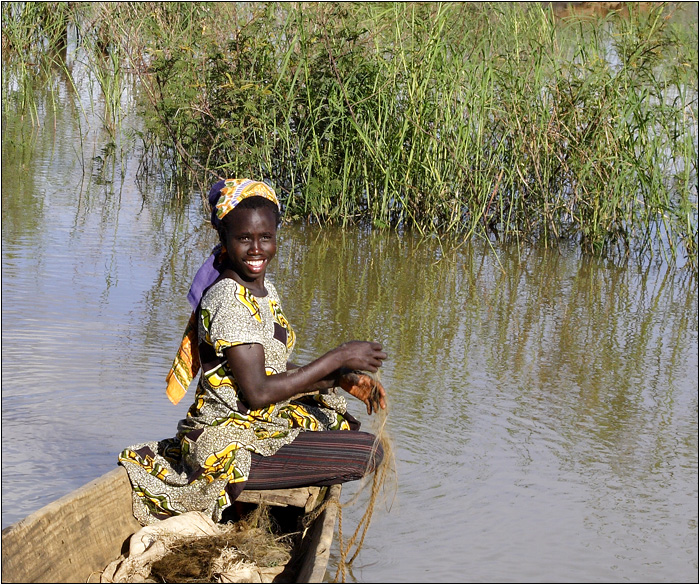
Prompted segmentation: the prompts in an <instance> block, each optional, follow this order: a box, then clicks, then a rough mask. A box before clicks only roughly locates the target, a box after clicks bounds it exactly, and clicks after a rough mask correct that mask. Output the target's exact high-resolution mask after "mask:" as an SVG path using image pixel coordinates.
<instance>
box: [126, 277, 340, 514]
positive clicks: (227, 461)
mask: <svg viewBox="0 0 700 585" xmlns="http://www.w3.org/2000/svg"><path fill="white" fill-rule="evenodd" d="M265 287H266V289H267V291H268V294H267V296H265V297H256V296H254V295H253V294H252V293H251V291H250V290H248V289H247V288H245V287H243V286H242V285H240V284H239V283H237V282H236V281H234V280H232V279H228V278H225V279H222V280H220V281H219V282H217V283H216V284H214V285H213V286H212V287H211V288H210V289H209V290H208V291H207V292H206V294H205V295H204V297H203V298H202V302H201V304H200V308H199V311H198V315H197V317H198V337H199V345H198V347H199V353H200V359H201V363H202V374H201V376H200V379H199V383H198V385H197V391H196V395H195V400H194V404H192V406H191V407H190V409H189V411H188V412H187V417H186V418H185V419H183V420H181V421H180V422H179V423H178V433H177V435H176V436H175V437H174V438H171V439H165V440H163V441H157V442H155V441H154V442H148V443H141V444H138V445H133V446H131V447H128V448H126V449H125V450H124V451H122V453H121V454H120V455H119V462H120V463H121V464H122V465H123V466H124V467H125V468H126V470H127V472H128V473H129V478H130V480H131V484H132V487H133V498H134V515H135V516H136V518H137V520H139V522H141V524H143V525H146V524H152V523H154V522H156V521H158V520H163V519H165V518H168V517H170V516H174V515H177V514H181V513H183V512H187V511H193V510H200V511H205V512H207V513H208V514H211V516H212V518H213V519H214V520H215V521H219V520H220V519H221V514H222V512H223V511H224V510H225V509H226V508H227V507H228V506H230V505H231V503H232V502H233V501H234V500H235V499H236V497H238V494H240V492H241V491H242V490H243V487H244V485H245V482H246V480H247V479H248V475H249V472H250V463H251V453H252V452H254V453H258V454H260V455H263V456H270V455H274V454H275V453H276V452H277V450H278V449H279V448H280V447H282V446H284V445H287V444H289V443H291V442H292V441H294V439H295V438H296V437H297V435H298V434H299V433H300V432H303V431H323V430H349V429H350V424H349V422H348V420H347V419H346V418H345V416H343V415H344V414H345V412H346V411H345V409H346V403H345V398H343V397H342V396H338V395H336V394H335V393H330V394H316V395H312V396H305V397H303V398H300V399H297V400H291V401H290V400H286V401H282V402H278V403H276V404H271V405H270V406H268V407H266V408H262V409H259V410H249V409H248V408H247V407H246V406H245V405H244V404H243V402H241V400H240V397H239V394H238V385H237V383H236V379H235V377H234V376H233V374H232V372H231V370H230V369H229V366H228V362H227V360H226V358H225V357H224V353H223V352H224V350H225V349H226V348H228V347H232V346H235V345H240V344H248V343H259V344H261V345H262V346H263V348H264V350H265V371H266V373H267V374H268V375H271V374H277V373H281V372H284V371H286V369H287V361H288V358H289V355H290V354H291V352H292V349H293V348H294V342H295V335H294V331H293V330H292V328H291V327H290V325H289V323H288V321H287V319H286V318H285V316H284V314H283V313H282V309H281V307H280V302H279V297H278V295H277V291H276V290H275V287H274V286H273V285H272V283H271V282H269V281H268V280H267V279H266V280H265ZM348 419H350V420H353V419H352V417H350V416H348Z"/></svg>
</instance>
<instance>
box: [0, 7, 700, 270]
mask: <svg viewBox="0 0 700 585" xmlns="http://www.w3.org/2000/svg"><path fill="white" fill-rule="evenodd" d="M26 4H27V5H31V4H33V3H26ZM97 4H98V3H94V4H92V3H91V4H89V5H88V7H87V8H85V9H84V12H83V13H82V14H78V12H77V11H76V12H74V14H73V19H74V22H75V23H76V24H75V26H76V27H77V28H78V29H79V30H81V31H82V33H81V35H80V38H81V39H83V43H87V42H88V41H87V39H88V38H89V37H90V34H91V33H90V30H102V31H103V32H102V33H101V34H103V35H106V37H107V39H108V42H107V43H106V44H107V45H108V46H109V49H108V51H109V53H108V54H109V55H110V57H111V59H112V61H111V64H112V65H111V67H105V68H103V69H101V70H103V71H106V72H108V73H111V75H112V77H113V78H116V77H117V75H118V74H122V73H121V72H123V71H125V70H128V71H130V72H132V73H133V74H134V75H136V76H137V78H138V80H139V83H138V86H137V90H136V91H137V94H138V96H139V97H140V102H139V103H140V111H141V114H142V116H143V118H144V120H145V122H146V129H147V130H146V133H145V134H144V147H145V148H144V151H145V152H147V153H150V154H151V155H152V157H153V160H152V161H151V163H152V164H157V165H159V166H163V165H166V166H168V167H169V169H170V171H171V172H172V174H173V175H174V176H176V177H180V178H182V179H184V180H185V181H186V184H188V185H194V186H195V188H196V189H198V190H199V191H201V192H206V186H207V185H208V184H209V183H211V182H212V180H213V179H214V178H216V177H223V176H242V175H249V176H255V177H258V178H263V179H265V180H268V181H269V182H271V183H272V184H273V185H274V186H275V187H276V188H277V190H278V191H279V192H280V194H281V195H282V198H283V202H284V204H285V213H286V216H287V217H288V218H290V219H295V218H296V219H300V218H307V219H311V220H314V221H318V222H320V223H327V222H334V223H347V222H357V221H365V222H368V223H371V224H373V225H374V226H377V227H388V226H400V227H402V228H408V229H414V230H418V231H420V232H421V233H424V234H454V235H458V236H459V237H462V238H465V239H466V238H472V237H481V238H488V239H490V240H494V239H498V240H502V241H515V242H518V243H521V244H529V243H533V242H540V243H542V244H543V245H547V246H555V245H556V243H557V242H558V241H559V240H562V239H565V240H571V239H573V240H575V241H577V242H579V243H580V246H581V248H582V249H583V250H585V251H587V252H591V253H594V254H597V255H602V256H608V255H610V256H622V257H625V256H627V255H630V254H635V255H641V256H654V255H657V256H658V255H660V254H661V255H667V256H668V257H669V258H671V259H675V260H676V261H677V262H681V263H683V262H687V265H688V266H690V267H691V268H693V269H694V270H695V271H697V240H698V211H697V192H698V179H697V159H698V149H697V112H698V107H697V106H698V104H697V95H698V94H697V90H698V68H697V67H698V66H697V63H698V58H697V22H696V23H695V24H694V25H691V26H685V27H682V26H677V25H676V24H674V23H675V20H674V18H673V14H672V12H673V11H674V10H675V6H674V5H673V4H668V5H661V4H660V5H655V6H652V7H651V9H650V10H648V11H640V10H639V9H637V7H636V4H633V3H630V4H629V5H628V10H627V11H626V14H625V15H624V16H622V15H620V14H617V13H612V14H610V15H608V17H606V18H603V19H598V18H573V19H567V20H557V19H555V17H554V15H553V14H552V13H551V11H550V10H549V9H548V8H547V7H546V5H545V4H543V3H528V4H524V3H309V4H304V3H280V4H274V3H261V4H256V3H242V4H238V3H230V4H205V3H124V4H120V3H104V4H105V5H107V6H108V7H109V10H108V11H107V12H108V13H109V14H110V16H109V27H108V28H107V29H104V28H103V29H100V28H99V27H96V26H95V21H94V14H95V8H94V7H95V6H96V5H97ZM5 12H6V11H5V8H3V43H5V29H6V25H5V21H6V18H5ZM7 12H8V15H9V12H10V11H9V10H8V11H7ZM87 14H92V15H93V16H92V17H91V18H93V21H92V23H93V26H92V29H88V28H86V27H85V22H86V21H87V20H88V17H87V16H86V15H87ZM8 19H9V21H11V20H12V18H11V15H9V16H8ZM13 26H14V25H13ZM20 28H21V27H20ZM7 30H8V31H9V30H10V26H9V25H8V27H7ZM13 35H14V36H16V37H18V38H21V36H22V35H21V34H19V33H17V34H16V33H13ZM102 85H104V86H105V87H111V86H107V85H106V84H102ZM104 93H105V96H107V95H109V93H110V90H109V89H105V90H104ZM112 107H113V111H115V112H116V111H118V109H119V106H118V104H117V102H116V101H114V102H113V106H112Z"/></svg>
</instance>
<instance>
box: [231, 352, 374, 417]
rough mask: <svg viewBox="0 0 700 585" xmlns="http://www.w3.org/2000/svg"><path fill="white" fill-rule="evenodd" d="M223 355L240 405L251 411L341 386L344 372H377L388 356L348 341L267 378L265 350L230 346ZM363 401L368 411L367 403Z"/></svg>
mask: <svg viewBox="0 0 700 585" xmlns="http://www.w3.org/2000/svg"><path fill="white" fill-rule="evenodd" d="M224 355H225V356H226V359H227V360H228V363H229V367H230V368H231V371H232V373H233V375H234V376H235V378H236V381H237V382H238V386H239V391H240V393H241V398H242V400H243V402H244V403H245V404H246V405H247V406H248V407H249V408H251V409H253V410H257V409H259V408H264V407H266V406H268V405H270V404H273V403H275V402H280V401H282V400H287V399H289V398H292V397H294V396H297V395H299V394H303V393H305V392H308V391H311V390H316V389H323V388H329V387H331V386H334V385H336V384H337V383H340V379H341V378H342V376H343V374H344V373H345V372H346V371H347V370H367V371H369V372H376V371H377V369H378V368H379V367H380V366H381V365H382V362H383V361H384V360H385V359H386V357H387V356H386V353H384V352H383V351H382V346H381V345H380V344H379V343H375V342H369V341H350V342H348V343H344V344H343V345H340V346H338V347H336V348H335V349H332V350H331V351H329V352H328V353H326V354H324V355H323V356H321V357H320V358H318V359H316V360H314V361H313V362H311V363H310V364H307V365H305V366H300V367H297V368H294V369H292V370H288V371H287V372H283V373H281V374H274V375H272V376H268V375H266V374H265V350H264V349H263V347H262V345H260V344H257V343H251V344H245V345H236V346H234V347H229V348H227V349H225V350H224ZM360 399H361V400H363V398H361V397H360ZM363 402H365V404H367V405H368V410H371V409H370V405H369V404H368V402H367V400H363Z"/></svg>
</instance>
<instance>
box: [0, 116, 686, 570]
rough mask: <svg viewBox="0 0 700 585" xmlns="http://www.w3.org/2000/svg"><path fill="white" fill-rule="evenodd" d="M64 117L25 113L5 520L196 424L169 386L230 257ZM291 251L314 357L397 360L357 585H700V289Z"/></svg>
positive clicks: (629, 276) (435, 254) (597, 264)
mask: <svg viewBox="0 0 700 585" xmlns="http://www.w3.org/2000/svg"><path fill="white" fill-rule="evenodd" d="M40 113H41V114H42V115H44V116H45V118H42V119H45V120H47V121H48V120H53V119H54V118H53V116H54V113H53V112H50V111H49V110H45V111H44V110H42V111H41V112H40ZM55 116H56V123H55V124H54V123H53V122H51V123H46V124H44V125H43V126H42V127H41V128H32V127H31V126H30V125H28V124H27V123H26V122H25V123H24V124H21V123H20V121H19V120H18V119H16V118H14V117H12V116H9V115H3V141H2V442H3V449H2V451H3V452H2V455H3V457H2V526H3V527H5V526H7V525H9V524H11V523H13V522H16V521H18V520H19V519H21V518H23V517H24V516H26V515H27V514H28V513H30V512H32V511H33V510H36V509H38V508H39V507H41V506H42V505H44V504H46V503H48V502H50V501H52V500H54V499H56V498H57V497H59V496H61V495H64V494H65V493H67V492H69V491H70V490H72V489H74V488H77V487H79V486H80V485H82V484H83V483H85V482H87V481H88V480H90V479H93V478H94V477H96V476H98V475H100V474H102V473H105V472H107V471H109V470H110V469H112V468H113V467H114V466H115V465H116V456H117V453H118V452H119V451H120V450H121V449H122V448H123V447H125V446H127V445H129V444H133V443H136V442H139V441H144V440H149V439H160V438H165V437H169V436H172V435H173V434H174V432H175V427H176V423H177V421H178V419H180V418H182V417H183V416H184V414H185V412H186V410H187V408H188V399H185V400H183V402H182V403H180V405H178V406H176V407H175V406H172V405H171V404H170V403H169V401H168V400H167V399H166V397H165V392H164V384H163V379H164V376H165V374H166V372H167V370H168V368H169V366H170V362H171V360H172V357H173V354H174V352H175V349H176V347H177V344H178V342H179V338H180V335H181V333H182V329H183V328H184V325H185V323H186V321H187V318H188V313H189V307H188V304H187V301H186V299H185V295H186V292H187V289H188V287H189V284H190V279H191V278H192V276H193V275H194V272H195V271H196V269H197V268H198V266H199V263H200V262H201V261H202V260H203V259H204V258H205V256H206V255H207V253H208V251H209V249H210V247H211V245H212V244H213V242H214V234H213V232H212V231H211V230H209V229H207V228H206V218H205V216H204V214H203V212H202V210H201V207H200V204H199V203H198V196H197V195H196V194H195V195H194V196H193V197H192V201H191V202H183V203H181V204H180V203H173V202H172V201H171V198H170V197H169V196H168V195H167V194H165V193H164V192H163V188H162V186H160V184H159V183H157V182H153V183H151V184H145V183H143V181H142V178H140V177H138V176H137V174H136V171H137V168H138V160H136V158H135V157H134V158H131V157H127V156H124V157H122V156H121V153H120V144H117V145H116V148H112V147H108V142H109V138H108V137H106V136H104V135H102V134H101V133H100V132H97V131H86V130H85V128H86V127H87V128H94V127H96V126H97V127H99V123H97V124H96V123H95V120H92V124H90V125H88V126H85V125H84V126H82V127H78V126H77V124H76V121H75V120H76V115H75V113H74V112H71V111H69V110H68V108H65V109H61V110H59V111H57V112H55ZM81 132H82V138H80V136H81V134H80V133H81ZM279 240H280V241H279V252H278V257H277V260H276V261H275V265H274V266H273V268H272V270H271V277H272V278H273V279H274V282H275V283H276V285H277V288H278V290H279V291H280V294H281V296H282V298H283V301H284V307H285V313H286V314H287V316H288V317H289V319H290V321H291V322H292V325H293V326H294V328H295V329H296V332H297V335H298V340H299V341H298V344H297V350H296V354H295V356H294V359H295V361H297V362H304V361H308V360H311V359H313V357H315V356H317V355H319V354H321V353H323V352H324V351H326V350H328V349H330V348H332V347H333V346H335V345H336V344H338V343H340V342H342V341H346V340H349V339H376V340H379V341H381V342H382V343H383V344H384V346H385V348H386V350H387V352H388V353H389V355H390V360H389V361H387V362H386V365H385V367H384V368H383V370H382V373H381V375H382V380H383V382H384V383H385V385H386V387H387V389H388V392H389V405H390V412H389V417H388V422H387V428H388V432H389V434H390V436H391V438H392V441H393V446H394V451H395V455H396V472H397V487H396V490H394V491H391V490H389V492H388V494H387V498H386V501H384V502H382V503H381V505H379V506H378V508H377V510H376V511H375V515H374V517H373V520H372V525H371V527H370V530H369V532H368V535H367V537H366V539H365V542H364V548H363V550H362V552H361V553H360V556H359V557H358V559H357V561H356V562H355V564H354V566H353V568H352V571H351V573H350V574H349V575H348V580H350V581H357V582H408V583H414V582H465V581H467V582H469V581H478V582H537V583H539V582H552V581H554V582H556V581H566V582H625V581H627V582H642V581H644V582H697V579H698V288H697V282H696V281H695V280H692V279H690V278H689V277H688V276H687V275H686V274H684V273H682V272H677V271H675V269H674V270H671V269H666V268H665V267H664V266H663V265H660V266H657V265H652V266H651V267H647V268H639V267H636V266H632V265H630V266H623V267H620V266H615V265H610V264H608V263H606V262H604V261H599V260H594V259H590V258H582V257H580V255H579V254H578V253H577V252H576V251H575V250H570V249H566V248H564V249H561V250H527V249H525V250H521V252H520V253H518V252H517V250H515V249H511V248H503V247H496V248H495V249H491V248H490V247H489V246H488V245H485V244H481V243H478V244H474V245H471V246H462V247H461V248H459V249H457V250H454V249H452V250H451V249H450V248H449V247H447V246H446V243H442V242H440V241H438V240H437V239H427V240H421V239H420V238H417V237H415V236H413V235H410V234H397V233H394V232H383V233H377V232H370V231H364V230H362V229H359V228H355V227H353V228H346V229H340V228H328V229H319V228H318V227H309V226H300V225H289V226H284V227H283V229H282V230H281V231H280V234H279ZM354 411H355V412H356V413H357V414H358V416H359V417H360V418H361V419H362V420H363V421H365V425H366V426H368V427H371V421H369V420H367V417H366V416H365V415H364V412H363V411H362V409H361V408H359V406H355V408H354ZM357 488H358V486H357V485H354V484H350V485H348V486H347V488H346V490H345V492H344V501H348V500H350V496H351V495H352V494H353V493H354V492H355V491H356V490H357ZM363 498H366V496H361V497H360V499H359V502H358V503H357V504H355V505H354V506H350V505H348V506H346V508H345V509H344V510H343V515H342V521H343V524H342V527H343V533H344V536H345V537H346V538H347V536H348V535H349V534H350V533H351V532H352V530H353V529H354V527H355V526H356V525H357V522H358V521H359V519H360V517H361V515H362V512H363V510H364V504H363V502H364V501H365V499H363ZM333 555H334V556H333V559H332V567H331V569H330V571H329V574H328V578H329V579H331V578H332V577H333V575H334V572H335V570H334V569H335V565H336V564H337V562H338V552H337V547H336V549H335V550H334V553H333Z"/></svg>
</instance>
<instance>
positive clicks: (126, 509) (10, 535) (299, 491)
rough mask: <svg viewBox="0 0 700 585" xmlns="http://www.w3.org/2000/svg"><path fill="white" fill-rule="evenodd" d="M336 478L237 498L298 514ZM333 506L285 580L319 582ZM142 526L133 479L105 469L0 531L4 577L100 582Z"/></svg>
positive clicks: (330, 494) (324, 495)
mask: <svg viewBox="0 0 700 585" xmlns="http://www.w3.org/2000/svg"><path fill="white" fill-rule="evenodd" d="M340 489H341V488H340V486H339V485H336V486H332V487H330V488H328V489H326V488H318V487H308V488H294V489H288V490H260V491H259V490H246V491H244V492H243V493H242V494H241V496H240V497H239V498H238V501H240V502H245V503H250V504H268V505H271V506H293V507H294V508H298V509H299V510H298V511H299V514H300V515H301V514H303V513H307V512H310V511H312V510H313V509H315V508H316V507H317V506H320V505H321V504H322V503H323V502H324V501H325V500H326V499H330V498H337V497H339V495H340ZM336 515H337V508H336V506H333V505H332V506H327V507H326V508H325V509H324V510H323V511H322V512H321V514H320V515H319V516H318V518H317V519H316V520H315V521H314V523H313V525H312V526H311V527H310V528H309V529H308V531H307V533H306V535H305V537H304V541H303V543H302V547H301V550H300V552H299V553H298V555H297V556H296V557H295V558H293V559H292V561H291V562H290V564H293V566H294V567H295V569H294V571H293V573H292V574H291V575H289V572H286V574H287V575H288V577H287V578H286V579H285V580H286V581H287V582H296V583H320V582H322V581H323V578H324V576H325V573H326V567H327V565H328V558H329V556H330V548H331V543H332V541H333V531H334V527H335V519H336ZM140 528H141V526H140V525H139V523H138V522H137V521H136V519H135V518H134V516H133V514H132V504H131V484H130V483H129V478H128V476H127V474H126V471H125V470H124V468H123V467H118V468H117V469H115V470H113V471H110V472H109V473H107V474H105V475H103V476H102V477H99V478H97V479H96V480H94V481H91V482H90V483H88V484H86V485H84V486H83V487H81V488H79V489H77V490H75V491H74V492H71V493H70V494H68V495H66V496H64V497H62V498H60V499H58V500H56V501H55V502H52V503H50V504H48V505H47V506H45V507H43V508H41V509H40V510H38V511H36V512H34V513H33V514H30V515H29V516H27V517H26V518H25V519H24V520H21V521H19V522H18V523H16V524H13V525H12V526H8V527H7V528H5V529H4V530H3V531H2V582H3V583H86V582H93V583H94V582H99V579H100V574H101V573H102V571H103V570H104V568H105V567H106V566H107V564H108V563H110V562H111V561H113V560H115V559H116V558H118V557H119V555H120V554H122V553H123V552H124V551H125V550H128V540H129V537H130V536H131V535H132V534H133V533H134V532H136V531H138V530H139V529H140Z"/></svg>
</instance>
